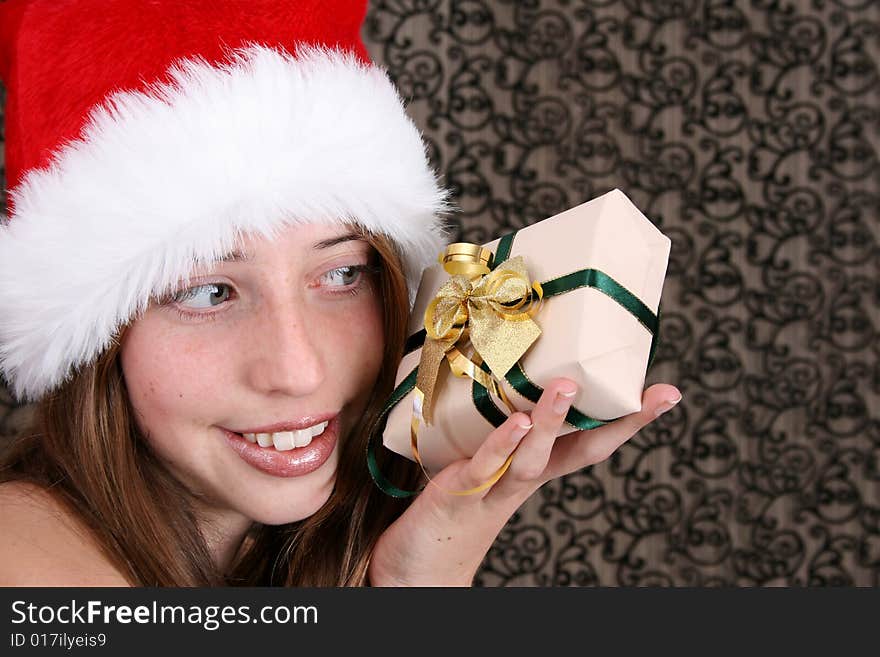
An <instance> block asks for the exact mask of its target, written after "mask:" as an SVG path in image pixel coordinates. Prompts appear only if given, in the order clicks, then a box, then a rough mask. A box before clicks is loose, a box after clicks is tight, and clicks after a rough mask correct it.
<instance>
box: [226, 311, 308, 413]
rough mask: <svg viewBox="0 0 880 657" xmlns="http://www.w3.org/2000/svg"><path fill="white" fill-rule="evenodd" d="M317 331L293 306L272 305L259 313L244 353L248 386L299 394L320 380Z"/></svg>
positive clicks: (296, 395) (246, 339)
mask: <svg viewBox="0 0 880 657" xmlns="http://www.w3.org/2000/svg"><path fill="white" fill-rule="evenodd" d="M319 333H320V331H319V330H318V329H317V327H316V326H315V325H314V324H313V323H310V321H309V317H308V315H307V313H306V312H305V311H304V310H303V309H302V308H301V307H298V306H297V305H295V304H293V303H290V302H285V303H283V304H282V303H278V304H274V305H272V306H271V307H267V308H265V310H264V312H262V313H260V314H259V316H258V317H257V318H256V322H255V324H254V325H253V330H252V333H251V334H250V335H245V336H243V339H244V340H245V341H247V342H249V343H250V345H249V346H248V348H247V350H246V351H247V353H249V354H250V355H251V357H250V358H249V359H248V361H249V362H248V378H249V383H250V385H251V387H252V388H253V389H255V390H259V391H260V392H262V393H264V394H286V395H289V396H292V397H303V396H307V395H309V394H311V393H313V392H314V391H315V390H317V389H318V388H320V386H321V384H322V383H323V382H324V379H325V376H326V371H325V363H324V359H323V357H322V354H321V351H320V349H319V343H318V340H319V338H320V335H319Z"/></svg>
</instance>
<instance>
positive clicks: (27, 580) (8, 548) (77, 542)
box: [0, 481, 128, 586]
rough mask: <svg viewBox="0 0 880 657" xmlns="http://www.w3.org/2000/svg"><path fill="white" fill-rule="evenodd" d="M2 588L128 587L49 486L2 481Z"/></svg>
mask: <svg viewBox="0 0 880 657" xmlns="http://www.w3.org/2000/svg"><path fill="white" fill-rule="evenodd" d="M0 586H128V582H126V580H125V578H124V577H123V576H122V574H121V573H119V572H118V571H117V570H116V568H114V567H113V565H112V564H111V563H110V562H109V560H108V559H107V558H106V557H105V556H104V555H103V554H102V552H101V550H100V548H99V547H98V546H97V545H96V544H95V541H94V539H93V538H92V536H91V534H90V533H89V531H88V530H87V529H86V528H85V526H84V525H83V523H82V522H81V521H80V520H79V519H78V518H76V517H74V515H73V514H72V513H70V511H69V510H68V509H67V508H66V507H65V506H64V505H63V504H62V503H61V502H60V501H58V499H56V498H55V496H53V495H52V494H51V493H50V492H49V491H48V490H47V489H45V488H43V487H41V486H37V485H35V484H32V483H28V482H22V481H10V482H5V483H2V484H0Z"/></svg>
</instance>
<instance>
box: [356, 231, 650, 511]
mask: <svg viewBox="0 0 880 657" xmlns="http://www.w3.org/2000/svg"><path fill="white" fill-rule="evenodd" d="M515 237H516V232H513V233H509V234H508V235H505V236H504V237H502V238H501V240H500V241H499V243H498V248H497V249H496V251H495V257H494V258H493V262H492V263H491V264H490V268H491V269H494V268H495V267H497V266H498V265H499V264H501V263H502V262H504V261H505V260H507V259H508V258H509V257H510V251H511V249H512V247H513V240H514V238H515ZM541 287H542V288H543V289H544V298H545V299H547V298H550V297H554V296H558V295H560V294H565V293H566V292H571V291H572V290H577V289H579V288H582V287H590V288H593V289H594V290H599V291H600V292H602V293H604V294H607V295H608V296H609V297H610V298H611V299H613V300H614V301H616V302H617V303H618V304H620V305H621V306H623V307H624V308H625V309H626V310H627V311H628V312H629V313H631V314H632V315H633V316H634V317H635V318H636V319H637V320H638V321H639V322H641V324H642V325H643V326H644V327H645V328H646V329H647V330H648V331H649V332H650V333H651V350H650V353H649V356H648V368H650V367H651V364H652V363H653V362H654V355H655V353H656V350H657V341H658V339H659V335H660V310H659V308H658V310H657V314H656V315H655V314H654V313H653V311H651V309H650V308H648V307H647V306H646V305H645V304H644V303H642V301H641V300H640V299H639V298H638V297H636V296H635V295H634V294H633V293H632V292H630V291H629V290H627V289H626V288H625V287H623V286H622V285H621V284H620V283H618V282H617V281H615V280H614V279H613V278H612V277H611V276H609V275H608V274H606V273H604V272H602V271H599V270H598V269H581V270H579V271H576V272H573V273H571V274H566V275H565V276H560V277H559V278H554V279H551V280H549V281H546V282H544V283H541ZM425 337H426V332H425V329H422V330H420V331H417V332H416V333H414V334H412V335H411V336H409V337H408V338H407V340H406V344H405V345H404V355H406V354H409V353H411V352H413V351H415V350H416V349H419V348H420V347H421V346H422V345H423V344H424V343H425ZM480 367H481V368H482V369H483V370H484V371H485V372H490V370H489V367H488V365H486V364H485V363H482V364H481V365H480ZM418 369H419V368H418V366H416V367H414V368H413V370H412V372H410V373H409V374H408V375H407V377H406V378H405V379H404V380H403V381H401V382H400V384H398V386H397V387H396V388H395V389H394V392H392V393H391V396H390V397H389V398H388V401H387V402H386V403H385V407H384V408H383V409H382V413H381V414H380V415H379V417H378V419H377V421H376V424H375V425H374V427H373V429H372V433H371V436H370V440H369V442H368V443H367V468H368V469H369V471H370V474H371V475H372V477H373V481H374V482H375V483H376V485H377V486H378V487H379V488H380V489H381V490H382V491H383V492H384V493H386V494H387V495H390V496H392V497H401V498H405V497H411V496H413V495H417V494H418V493H419V492H421V490H422V489H419V490H416V491H407V490H403V489H401V488H398V487H397V486H395V485H394V484H392V483H391V482H390V481H388V479H386V478H385V476H384V475H383V474H382V472H381V470H380V469H379V464H378V463H377V461H376V448H377V447H378V445H379V442H380V441H381V437H382V433H383V431H384V429H385V424H386V423H387V419H388V414H389V413H390V412H391V410H392V409H393V408H394V407H395V406H397V404H398V403H400V401H401V400H402V399H403V398H404V397H406V396H407V395H408V394H409V393H410V392H411V391H412V390H413V388H415V386H416V377H417V375H418ZM504 378H505V379H506V380H507V382H508V383H509V384H510V385H511V386H512V387H513V389H514V390H516V391H517V392H518V393H519V394H521V395H522V396H523V397H525V398H526V399H528V400H529V401H531V402H532V403H535V404H537V403H538V400H539V399H540V397H541V394H542V393H543V392H544V389H543V388H542V387H541V386H539V385H536V384H535V383H533V382H532V381H531V380H530V379H529V378H528V376H526V373H525V372H524V371H523V369H522V367H520V365H519V363H517V364H516V365H514V366H513V367H512V368H510V370H509V371H507V372H506V373H505V374H504ZM471 395H472V398H473V402H474V407H475V408H476V409H477V410H478V411H479V413H480V414H481V415H482V416H483V417H484V418H486V420H487V421H488V422H489V423H490V424H491V425H492V426H493V427H496V428H497V427H499V426H501V425H502V424H503V423H504V422H505V421H506V420H507V416H506V415H505V414H504V413H503V412H502V411H501V410H500V409H499V408H498V406H497V405H496V404H495V402H494V401H493V400H492V398H491V397H490V395H489V392H488V391H487V390H486V388H485V387H483V386H482V385H480V384H479V383H477V382H476V381H474V382H473V386H472V388H471ZM615 419H619V418H615ZM565 421H566V422H567V423H568V424H570V425H571V426H573V427H574V428H575V429H578V430H581V431H585V430H589V429H595V428H596V427H600V426H602V425H603V424H608V423H609V422H614V420H597V419H595V418H592V417H590V416H588V415H586V414H584V413H582V412H581V411H579V410H578V409H576V408H574V407H573V406H572V407H571V408H570V409H569V411H568V414H567V415H566V416H565Z"/></svg>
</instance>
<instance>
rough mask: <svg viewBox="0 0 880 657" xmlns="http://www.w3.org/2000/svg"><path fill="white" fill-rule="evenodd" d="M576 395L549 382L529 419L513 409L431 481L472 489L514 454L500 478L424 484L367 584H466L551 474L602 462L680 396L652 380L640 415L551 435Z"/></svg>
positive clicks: (383, 541) (378, 553)
mask: <svg viewBox="0 0 880 657" xmlns="http://www.w3.org/2000/svg"><path fill="white" fill-rule="evenodd" d="M566 393H568V394H566ZM575 394H576V387H575V383H574V382H573V381H570V380H569V379H555V380H553V381H552V382H551V384H550V385H548V386H547V388H546V389H545V390H544V394H543V395H541V399H540V400H539V401H538V404H537V405H536V406H535V408H534V409H533V410H532V413H531V419H530V418H529V415H528V414H527V413H522V412H518V413H514V414H513V415H511V416H510V417H509V418H507V421H506V422H505V423H504V424H502V425H501V426H500V427H498V428H497V429H495V431H493V432H492V433H491V434H489V437H488V438H487V439H486V441H485V442H484V443H483V445H481V446H480V449H479V450H477V452H476V454H474V455H473V457H471V458H470V459H465V460H461V461H456V462H455V463H452V464H450V465H448V466H447V467H446V468H444V469H443V470H441V471H440V472H439V473H438V474H437V475H436V476H435V477H434V479H433V480H434V482H436V483H437V484H439V486H442V487H443V488H446V489H452V490H464V489H468V488H473V487H476V486H479V485H480V484H482V483H483V482H485V481H487V480H488V479H489V478H490V477H491V476H492V474H493V473H495V472H496V471H497V470H498V468H500V467H501V465H502V464H503V463H504V461H505V460H506V459H507V457H508V456H509V455H510V454H511V452H514V451H515V453H514V456H513V461H512V462H511V464H510V468H509V469H508V470H507V472H505V473H504V476H503V477H501V479H500V480H498V481H497V482H496V483H495V484H494V485H493V486H491V487H490V488H488V489H486V490H483V491H481V492H479V493H475V494H473V495H467V496H458V495H451V494H449V493H447V492H445V491H443V490H441V488H440V487H439V486H434V485H432V484H431V483H429V484H428V486H427V487H426V488H425V490H423V491H422V492H421V493H420V494H419V496H418V497H417V498H416V499H415V500H414V501H413V503H412V504H411V505H410V507H409V508H408V509H407V510H406V511H405V512H404V513H403V515H401V516H400V518H398V519H397V521H396V522H394V524H392V525H391V526H390V527H389V528H388V529H387V530H386V531H385V532H384V533H383V534H382V536H381V537H380V538H379V542H378V543H377V545H376V549H375V550H374V551H373V557H372V560H371V562H370V570H369V579H370V583H371V585H373V586H438V585H442V586H470V584H471V582H472V580H473V577H474V575H475V574H476V572H477V569H478V568H479V566H480V564H481V563H482V561H483V558H484V557H485V555H486V553H487V552H488V550H489V548H490V547H491V546H492V543H493V542H494V541H495V538H496V537H497V535H498V532H500V531H501V529H502V528H503V527H504V525H505V524H506V523H507V521H508V520H509V519H510V516H511V515H513V513H514V512H515V511H516V510H517V509H518V508H519V507H520V505H521V504H522V503H523V502H524V501H525V500H527V499H528V498H529V496H531V495H532V493H534V492H535V491H536V490H537V489H538V488H540V487H541V486H542V485H543V484H544V483H546V482H548V481H550V480H551V479H554V478H556V477H560V476H562V475H565V474H568V473H570V472H574V471H576V470H580V469H581V468H584V467H586V466H588V465H593V464H595V463H599V462H601V461H604V460H605V459H607V458H608V457H609V456H611V454H612V453H613V452H614V451H615V450H616V449H617V448H618V447H620V445H622V444H623V443H624V442H626V441H627V440H629V439H630V438H631V437H632V436H634V435H635V434H636V433H637V432H638V431H639V430H640V429H641V428H642V427H644V426H645V425H646V424H648V423H650V422H652V421H653V420H654V419H656V418H657V417H658V416H659V415H660V414H662V413H663V412H665V411H667V410H669V409H670V408H672V407H673V406H674V405H675V404H676V403H677V402H678V401H679V400H680V399H681V393H680V392H679V391H678V390H677V389H676V388H675V387H674V386H671V385H667V384H662V383H661V384H657V385H653V386H651V387H650V388H648V389H647V390H646V391H645V392H644V394H643V396H642V410H641V411H639V412H638V413H632V414H630V415H627V416H624V417H622V418H619V419H618V420H615V421H614V422H611V423H609V424H606V425H603V426H601V427H598V428H596V429H592V430H590V431H576V432H573V433H569V434H566V435H564V436H560V437H559V438H556V433H557V432H558V431H559V427H560V426H561V425H562V423H563V420H564V418H565V415H566V413H567V412H568V409H569V408H570V407H571V403H572V400H573V398H574V396H575ZM530 423H531V424H532V426H531V427H530V428H529V424H530Z"/></svg>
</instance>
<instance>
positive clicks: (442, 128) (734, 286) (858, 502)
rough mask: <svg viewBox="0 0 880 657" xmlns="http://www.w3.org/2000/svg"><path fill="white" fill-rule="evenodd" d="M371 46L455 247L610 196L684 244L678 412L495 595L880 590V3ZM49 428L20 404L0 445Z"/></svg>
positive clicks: (563, 9) (586, 24) (635, 2)
mask: <svg viewBox="0 0 880 657" xmlns="http://www.w3.org/2000/svg"><path fill="white" fill-rule="evenodd" d="M364 38H365V41H366V43H367V46H368V49H369V50H370V52H371V54H372V56H373V58H374V59H375V60H376V61H377V62H378V63H380V64H382V65H384V66H385V67H387V68H388V70H389V73H390V74H391V76H392V77H393V79H394V80H395V82H396V83H397V84H398V86H399V88H400V90H401V93H402V95H403V96H404V97H405V98H406V99H407V101H408V109H409V112H410V114H411V116H412V117H413V118H414V119H415V121H416V123H417V124H418V125H419V127H420V128H421V129H422V130H423V131H424V133H425V136H426V138H427V141H428V144H429V153H430V156H431V159H432V162H433V163H434V165H435V166H436V168H437V169H438V170H439V171H440V172H441V173H442V174H443V176H444V179H445V183H446V184H447V186H449V187H451V188H452V190H453V192H454V200H455V201H456V202H457V203H458V205H459V206H460V207H461V209H462V211H461V212H460V213H458V214H456V215H455V216H454V217H453V219H454V221H455V222H456V228H457V235H456V237H457V239H461V240H466V241H471V242H487V241H490V240H491V239H494V238H495V237H497V236H498V235H500V234H502V233H505V232H509V231H510V230H512V229H516V228H521V227H523V226H526V225H530V224H532V223H534V222H536V221H539V220H541V219H544V218H546V217H549V216H551V215H553V214H555V213H557V212H560V211H562V210H565V209H567V208H569V207H571V206H574V205H577V204H578V203H581V202H583V201H586V200H588V199H590V198H593V197H595V196H598V195H600V194H602V193H604V192H606V191H608V190H610V189H613V188H615V187H617V188H620V189H621V190H623V191H624V192H625V193H626V194H627V195H628V196H630V198H632V199H633V201H634V202H635V203H636V205H638V206H639V207H640V208H641V209H642V211H643V212H644V213H645V214H646V215H647V216H648V217H649V218H650V219H651V220H652V221H653V222H654V223H655V224H656V225H657V226H658V227H660V228H661V230H663V232H664V233H665V234H667V235H668V236H669V237H670V238H671V239H672V254H671V256H670V262H669V269H668V276H667V280H666V284H665V287H664V295H663V300H662V302H661V307H662V309H663V325H662V332H661V342H660V345H659V349H658V353H657V356H656V359H655V363H654V365H653V367H652V368H651V370H650V371H649V373H648V381H647V383H648V384H651V383H655V382H660V381H663V382H670V383H674V384H675V385H677V386H678V387H679V388H680V389H681V390H682V391H683V393H684V400H683V401H682V403H681V404H679V405H678V406H677V407H676V408H675V409H674V410H673V411H671V412H669V413H667V414H666V415H664V416H663V417H662V418H661V419H660V420H658V421H657V422H655V423H653V424H652V425H650V426H649V427H647V428H645V429H644V430H642V431H641V432H640V433H639V434H638V435H636V436H635V437H634V438H633V439H632V440H630V441H629V443H627V444H626V445H624V446H623V447H622V448H621V449H620V450H619V451H618V452H617V453H616V454H615V455H614V456H613V457H612V458H611V459H609V461H607V462H605V463H602V464H599V465H597V466H594V467H592V468H587V469H585V470H583V471H581V472H578V473H575V474H572V475H569V476H568V477H565V478H562V479H560V480H556V481H553V482H550V483H548V484H547V485H545V486H544V487H543V488H542V489H541V490H540V491H539V492H538V493H537V494H536V495H534V496H533V497H532V499H531V500H529V501H528V502H527V503H526V504H525V505H524V506H523V507H522V508H521V509H520V510H519V512H518V513H516V514H515V515H514V517H513V518H511V520H510V522H509V523H508V524H507V526H506V527H505V529H504V530H503V532H502V533H501V534H500V536H499V537H498V539H497V541H496V542H495V544H494V545H493V547H492V549H491V551H490V553H489V554H488V555H487V557H486V559H485V561H484V563H483V565H482V567H481V569H480V571H479V573H478V576H477V580H476V583H477V584H478V585H481V586H592V585H604V586H833V585H844V586H852V585H862V586H877V585H880V417H878V408H880V405H878V401H880V333H878V330H880V310H878V308H880V282H878V281H880V248H878V240H880V212H878V211H880V159H878V158H880V3H877V2H876V0H804V1H793V0H792V1H788V2H786V1H784V0H749V1H748V2H746V1H743V2H737V1H735V0H524V1H514V0H492V1H489V0H373V1H372V2H371V7H370V10H369V13H368V16H367V22H366V24H365V27H364ZM352 102H357V99H352ZM31 412H32V409H31V408H29V407H21V406H16V405H15V404H14V403H13V401H12V399H11V397H10V396H9V394H8V392H6V391H5V390H2V389H0V435H4V436H12V435H15V434H16V432H17V431H18V430H20V428H21V427H22V426H23V425H24V423H25V422H26V421H27V420H28V418H29V416H30V413H31Z"/></svg>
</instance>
